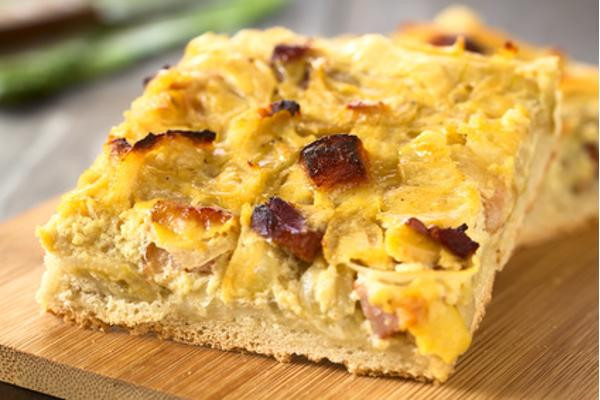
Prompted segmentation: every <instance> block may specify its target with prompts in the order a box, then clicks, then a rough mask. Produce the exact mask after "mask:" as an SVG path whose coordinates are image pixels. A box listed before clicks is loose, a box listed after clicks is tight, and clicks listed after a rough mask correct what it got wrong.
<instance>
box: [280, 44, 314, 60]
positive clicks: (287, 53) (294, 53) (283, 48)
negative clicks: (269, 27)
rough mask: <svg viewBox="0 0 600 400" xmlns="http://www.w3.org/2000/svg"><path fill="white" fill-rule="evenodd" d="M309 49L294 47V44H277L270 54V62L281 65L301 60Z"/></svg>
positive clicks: (304, 46)
mask: <svg viewBox="0 0 600 400" xmlns="http://www.w3.org/2000/svg"><path fill="white" fill-rule="evenodd" d="M309 50H310V47H308V46H307V45H294V44H278V45H277V46H275V47H274V48H273V53H272V54H271V61H272V62H275V61H280V62H282V63H288V62H292V61H296V60H299V59H301V58H303V57H304V56H305V55H306V54H307V53H308V51H309Z"/></svg>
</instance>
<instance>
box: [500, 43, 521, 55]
mask: <svg viewBox="0 0 600 400" xmlns="http://www.w3.org/2000/svg"><path fill="white" fill-rule="evenodd" d="M504 49H505V50H508V51H512V52H513V53H517V52H518V51H519V48H518V47H517V45H516V44H514V43H513V42H511V41H510V40H507V41H506V42H505V43H504Z"/></svg>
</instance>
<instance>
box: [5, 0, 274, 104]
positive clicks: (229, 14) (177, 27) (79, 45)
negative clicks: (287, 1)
mask: <svg viewBox="0 0 600 400" xmlns="http://www.w3.org/2000/svg"><path fill="white" fill-rule="evenodd" d="M283 3H284V0H230V1H226V2H221V3H218V4H215V5H211V6H208V7H202V8H196V9H192V10H187V11H183V12H182V13H181V14H179V15H177V16H171V17H167V18H165V19H161V20H158V21H152V22H147V23H143V24H140V25H135V26H132V27H129V28H120V29H116V30H108V31H102V32H97V33H94V34H88V35H86V36H83V37H80V38H76V39H67V40H63V41H61V42H59V43H57V44H54V45H51V46H49V47H45V48H42V49H39V50H34V51H29V52H27V53H24V54H18V55H15V56H12V57H5V58H4V59H2V60H0V103H15V102H19V101H24V100H27V99H31V98H32V97H36V96H41V95H45V94H48V93H51V92H53V91H55V90H57V89H60V88H62V87H64V86H66V85H68V84H71V83H74V82H80V81H84V80H87V79H91V78H94V77H96V76H99V75H102V74H105V73H108V72H110V71H114V70H117V69H119V68H122V67H124V66H127V65H129V64H132V63H133V62H135V61H138V60H140V59H142V58H145V57H148V56H150V55H152V54H155V53H157V52H160V51H162V50H165V49H168V48H170V47H173V46H175V45H178V44H181V43H183V42H185V41H186V40H189V39H190V38H192V37H194V36H196V35H198V34H200V33H202V32H205V31H209V30H214V31H231V30H233V29H236V28H239V27H243V26H244V25H247V24H249V23H251V22H253V21H255V20H256V19H258V18H260V17H262V16H264V15H266V14H268V13H269V12H272V11H274V10H275V9H277V8H279V7H280V6H282V5H283Z"/></svg>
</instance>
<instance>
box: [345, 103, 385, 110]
mask: <svg viewBox="0 0 600 400" xmlns="http://www.w3.org/2000/svg"><path fill="white" fill-rule="evenodd" d="M346 108H347V109H349V110H354V111H363V112H368V111H379V110H382V109H383V108H384V104H383V103H382V102H381V101H364V100H354V101H351V102H350V103H348V104H346Z"/></svg>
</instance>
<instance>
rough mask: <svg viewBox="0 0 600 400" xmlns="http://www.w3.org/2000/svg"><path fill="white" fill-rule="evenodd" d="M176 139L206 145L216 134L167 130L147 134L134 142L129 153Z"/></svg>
mask: <svg viewBox="0 0 600 400" xmlns="http://www.w3.org/2000/svg"><path fill="white" fill-rule="evenodd" d="M176 137H183V138H186V139H189V140H191V141H192V142H194V144H199V145H207V144H210V143H212V142H213V141H214V140H215V139H216V137H217V134H216V133H214V132H213V131H210V130H208V129H204V130H202V131H184V130H168V131H166V132H165V133H159V134H156V135H155V134H154V133H149V134H147V135H146V137H144V138H143V139H140V140H138V141H137V142H135V144H134V145H133V147H132V149H131V151H144V150H148V149H151V148H152V147H154V146H155V145H156V144H157V143H159V142H160V141H162V140H169V139H174V138H176Z"/></svg>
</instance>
